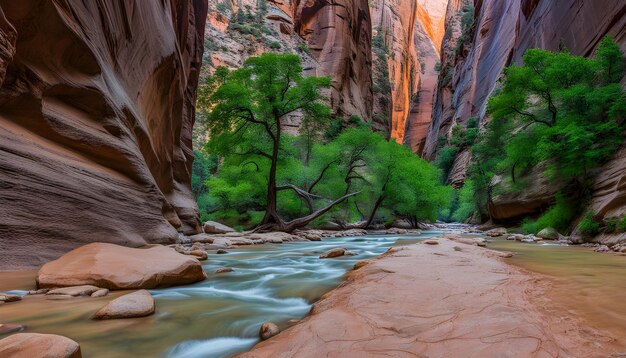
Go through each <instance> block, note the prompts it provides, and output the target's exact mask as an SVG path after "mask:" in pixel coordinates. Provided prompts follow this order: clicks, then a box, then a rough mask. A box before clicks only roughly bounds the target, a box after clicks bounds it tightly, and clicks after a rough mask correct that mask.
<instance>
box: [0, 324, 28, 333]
mask: <svg viewBox="0 0 626 358" xmlns="http://www.w3.org/2000/svg"><path fill="white" fill-rule="evenodd" d="M25 328H26V327H24V326H22V325H21V324H11V323H7V324H0V334H7V333H15V332H19V331H23V330H24V329H25Z"/></svg>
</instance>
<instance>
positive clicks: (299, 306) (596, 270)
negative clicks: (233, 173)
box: [0, 231, 626, 358]
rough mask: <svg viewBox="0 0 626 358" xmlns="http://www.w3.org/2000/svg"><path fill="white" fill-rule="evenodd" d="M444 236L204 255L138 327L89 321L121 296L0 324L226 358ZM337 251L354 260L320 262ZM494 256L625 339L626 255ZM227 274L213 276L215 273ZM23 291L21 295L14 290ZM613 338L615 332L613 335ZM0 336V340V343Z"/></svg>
mask: <svg viewBox="0 0 626 358" xmlns="http://www.w3.org/2000/svg"><path fill="white" fill-rule="evenodd" d="M440 233H441V232H435V231H431V232H425V233H424V234H422V235H419V236H391V235H387V236H364V237H349V238H335V239H327V240H324V241H322V242H297V243H289V244H283V245H262V246H248V247H244V248H240V249H236V250H230V252H229V253H228V254H225V255H216V254H213V255H209V260H208V261H206V262H205V264H204V268H205V270H206V272H207V273H209V278H208V279H207V280H205V281H203V282H200V283H197V284H194V285H189V286H183V287H174V288H168V289H160V290H151V291H150V292H151V293H152V294H153V295H154V297H155V299H156V301H157V312H156V314H155V315H153V316H150V317H145V318H137V319H123V320H109V321H91V320H90V319H89V317H90V316H91V315H92V314H93V313H94V312H95V311H96V310H98V308H100V307H101V306H103V305H104V304H106V303H107V302H108V301H110V300H111V299H112V298H114V297H118V296H120V295H122V294H124V292H113V293H112V294H111V295H110V296H108V297H102V298H74V299H70V300H61V301H50V297H45V296H26V297H25V298H24V300H23V301H21V302H17V303H9V304H4V305H2V306H0V322H1V323H18V324H23V325H26V326H27V327H28V328H27V331H29V332H40V333H55V334H61V335H65V336H67V337H70V338H72V339H74V340H76V341H78V342H79V343H80V344H81V348H82V351H83V355H84V357H86V358H90V357H97V358H99V357H181V358H186V357H228V356H232V355H234V354H236V353H238V352H242V351H246V350H248V349H250V348H251V347H252V346H253V345H254V344H255V343H257V342H258V338H257V336H258V330H259V327H260V325H261V323H262V322H265V321H272V322H275V323H277V324H278V325H279V326H281V328H286V327H288V326H289V325H291V324H293V322H290V320H294V319H299V318H302V317H304V316H306V315H307V313H308V312H309V310H310V308H311V304H312V303H313V302H315V301H316V300H317V299H319V297H320V296H321V295H323V294H324V293H326V292H328V291H329V290H331V289H332V288H334V287H336V286H337V285H338V284H339V283H340V282H341V281H342V279H343V277H344V275H345V273H346V272H347V271H348V270H349V269H350V268H351V267H352V266H353V265H354V263H356V262H357V261H359V260H363V259H367V258H372V257H374V256H378V255H380V254H382V253H383V252H385V251H386V250H387V249H388V248H389V247H390V246H392V245H401V244H411V243H414V242H416V241H419V240H423V239H425V238H429V237H433V236H436V235H437V234H440ZM335 247H345V248H348V249H349V250H352V251H355V252H356V253H357V255H356V256H349V257H342V258H336V259H326V260H320V259H319V258H318V256H319V254H320V253H321V252H324V251H326V250H328V249H331V248H335ZM489 247H490V248H493V249H498V250H507V251H514V252H516V253H517V255H516V256H514V257H513V258H510V259H507V260H510V261H508V262H510V263H512V264H515V265H518V266H521V267H523V268H526V269H528V270H531V271H535V272H539V273H543V274H546V275H548V277H550V279H551V281H552V282H553V289H552V290H551V291H550V292H549V295H550V296H551V298H553V299H554V300H555V301H556V303H557V304H559V305H561V306H562V307H563V308H565V309H566V310H569V311H572V312H574V313H575V314H576V315H578V316H580V317H582V318H583V319H585V321H586V322H588V323H589V325H591V326H593V327H594V328H598V329H603V330H607V331H610V332H618V333H619V332H622V337H623V336H624V332H626V304H624V302H626V257H622V256H616V255H612V254H599V253H595V252H593V251H592V250H590V249H587V248H581V247H562V246H555V245H536V244H523V243H518V242H511V241H504V240H495V241H493V242H491V243H490V244H489ZM220 267H232V268H233V269H234V271H233V272H230V273H224V274H212V273H213V272H215V270H216V269H217V268H220ZM34 277H35V272H13V273H6V272H5V273H0V291H3V290H4V291H6V290H9V289H21V290H27V289H31V288H33V287H32V286H33V283H34ZM13 292H17V293H22V294H23V293H24V291H19V290H18V291H13ZM618 335H619V334H618ZM0 338H2V337H1V336H0Z"/></svg>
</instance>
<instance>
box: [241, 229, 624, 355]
mask: <svg viewBox="0 0 626 358" xmlns="http://www.w3.org/2000/svg"><path fill="white" fill-rule="evenodd" d="M438 241H439V245H419V244H418V245H410V246H406V247H403V248H399V249H391V250H390V251H389V252H388V253H387V254H385V255H383V256H382V257H381V258H380V259H376V260H371V261H370V263H369V264H367V265H365V266H362V267H361V268H359V269H358V270H356V271H352V272H351V273H350V274H349V276H348V281H347V282H346V283H345V284H344V285H342V286H341V287H339V288H337V289H335V290H333V291H331V292H330V293H328V294H326V295H325V296H324V297H323V298H322V299H321V300H320V301H319V302H317V303H316V304H315V305H314V306H313V309H312V311H311V315H310V316H309V317H307V318H305V319H304V320H303V321H301V323H298V324H296V325H295V326H293V327H291V328H289V329H287V330H285V331H283V332H282V333H280V334H278V335H277V336H275V337H273V338H270V339H268V340H267V341H263V342H261V343H259V344H258V345H257V346H255V348H254V349H252V350H251V351H250V352H247V353H244V354H242V355H240V356H238V357H240V358H241V357H246V358H249V357H255V358H260V357H272V358H281V357H284V358H287V357H298V358H308V357H311V358H313V357H597V356H610V355H611V353H615V352H614V351H612V348H610V347H611V346H610V342H612V341H613V340H612V338H611V337H608V336H605V335H603V334H601V333H599V332H598V331H595V330H594V329H592V328H591V327H589V326H588V325H586V324H583V323H582V322H580V321H579V320H578V319H577V318H576V317H574V316H571V313H569V312H567V311H566V310H564V309H559V307H558V306H555V305H554V302H552V301H549V300H548V299H547V298H545V296H546V295H545V292H546V290H549V289H550V287H551V285H550V283H549V282H547V281H546V282H544V283H542V276H538V275H533V274H530V273H528V272H526V271H522V270H520V269H518V268H516V267H513V266H511V265H508V264H507V263H506V262H505V261H504V260H506V259H504V258H502V253H501V252H496V251H492V250H488V249H484V248H480V247H477V246H473V245H463V244H459V243H457V242H454V241H451V240H449V239H446V238H439V239H438Z"/></svg>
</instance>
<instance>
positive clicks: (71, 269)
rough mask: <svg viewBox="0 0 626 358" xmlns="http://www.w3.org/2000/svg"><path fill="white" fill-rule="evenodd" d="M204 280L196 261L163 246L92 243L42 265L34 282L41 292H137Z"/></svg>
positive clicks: (202, 272)
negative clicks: (70, 289) (75, 288)
mask: <svg viewBox="0 0 626 358" xmlns="http://www.w3.org/2000/svg"><path fill="white" fill-rule="evenodd" d="M205 278H206V276H205V274H204V271H203V270H202V265H200V262H198V260H196V259H194V258H191V257H188V256H185V255H181V254H179V253H177V252H175V251H174V250H172V249H170V248H168V247H165V246H160V245H156V246H152V247H150V248H147V249H133V248H129V247H124V246H118V245H114V244H107V243H92V244H88V245H85V246H82V247H79V248H77V249H75V250H73V251H70V252H68V253H67V254H65V255H63V256H61V257H60V258H59V259H57V260H55V261H51V262H48V263H47V264H45V265H44V266H43V267H42V268H41V269H40V270H39V273H38V275H37V282H38V285H39V287H43V288H46V287H67V286H80V285H93V286H98V287H103V288H108V289H136V288H156V287H169V286H175V285H186V284H190V283H193V282H197V281H202V280H204V279H205Z"/></svg>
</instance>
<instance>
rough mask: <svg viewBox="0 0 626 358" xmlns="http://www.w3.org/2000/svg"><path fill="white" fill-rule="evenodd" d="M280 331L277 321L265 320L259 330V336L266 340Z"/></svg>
mask: <svg viewBox="0 0 626 358" xmlns="http://www.w3.org/2000/svg"><path fill="white" fill-rule="evenodd" d="M278 333H280V329H279V328H278V326H277V325H276V324H275V323H272V322H265V323H263V324H262V325H261V329H260V330H259V337H260V338H261V340H266V339H269V338H272V337H274V336H275V335H277V334H278Z"/></svg>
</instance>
